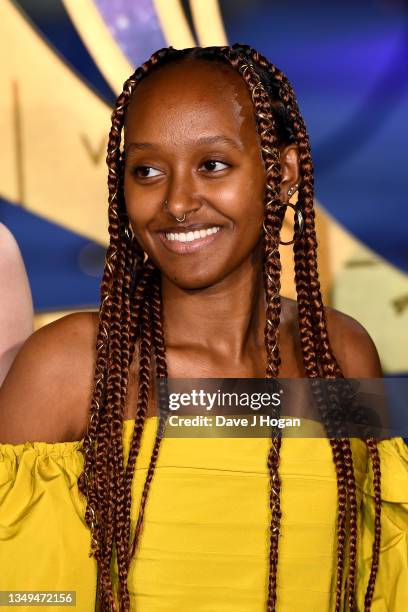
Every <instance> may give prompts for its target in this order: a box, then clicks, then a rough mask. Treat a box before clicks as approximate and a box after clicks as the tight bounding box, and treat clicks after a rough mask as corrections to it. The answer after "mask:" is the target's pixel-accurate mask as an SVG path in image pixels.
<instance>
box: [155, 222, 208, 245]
mask: <svg viewBox="0 0 408 612" xmlns="http://www.w3.org/2000/svg"><path fill="white" fill-rule="evenodd" d="M219 229H220V227H219V226H217V225H215V226H214V227H210V228H209V229H202V230H195V231H193V232H179V233H177V234H174V233H172V232H170V233H168V234H166V238H167V240H176V241H178V242H192V241H193V240H197V239H198V238H205V236H211V234H215V233H216V232H218V230H219Z"/></svg>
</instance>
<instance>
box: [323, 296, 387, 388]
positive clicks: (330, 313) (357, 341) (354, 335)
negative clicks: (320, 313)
mask: <svg viewBox="0 0 408 612" xmlns="http://www.w3.org/2000/svg"><path fill="white" fill-rule="evenodd" d="M325 315H326V321H327V331H328V334H329V340H330V343H331V346H332V349H333V352H334V354H335V356H336V358H337V360H338V363H339V365H340V367H341V369H342V372H343V374H344V376H345V377H346V378H382V377H383V372H382V367H381V362H380V358H379V355H378V351H377V348H376V346H375V344H374V342H373V340H372V338H371V336H370V334H369V333H368V331H367V330H366V329H365V328H364V327H363V325H361V323H359V322H358V321H357V320H356V319H354V318H353V317H351V316H349V315H347V314H345V313H344V312H340V311H339V310H336V309H335V308H330V307H328V306H326V307H325Z"/></svg>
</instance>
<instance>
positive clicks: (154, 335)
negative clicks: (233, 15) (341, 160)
mask: <svg viewBox="0 0 408 612" xmlns="http://www.w3.org/2000/svg"><path fill="white" fill-rule="evenodd" d="M122 127H124V143H123V144H124V148H123V151H122V149H121V132H122ZM107 161H108V166H109V178H108V184H109V222H110V225H109V233H110V245H109V249H108V252H107V256H106V265H105V271H104V277H103V281H102V287H101V293H102V296H101V308H100V312H99V315H98V314H97V313H93V314H89V313H80V314H77V315H71V316H69V317H65V318H64V319H61V320H60V321H58V322H56V323H53V324H51V325H50V326H47V327H46V328H43V329H41V330H40V331H39V332H37V334H34V336H33V337H32V338H31V339H30V340H29V341H28V342H27V343H26V345H25V347H24V349H23V350H22V351H21V353H20V355H19V357H18V359H17V360H16V363H15V365H14V367H13V369H12V371H11V372H10V374H9V377H8V379H7V380H6V383H5V385H4V388H3V390H2V393H1V396H0V399H1V417H0V418H1V423H0V425H1V431H2V434H1V435H2V440H1V441H2V442H3V443H4V444H3V446H2V448H3V449H5V452H4V457H5V458H6V459H7V461H5V463H4V465H5V469H8V470H9V471H8V476H7V477H6V478H5V480H6V483H8V484H7V485H6V486H5V487H4V490H5V494H4V495H3V497H4V499H5V500H6V504H7V509H8V513H9V514H7V512H6V511H4V512H3V516H2V517H1V519H0V524H5V523H6V522H7V520H8V521H9V526H8V529H7V528H5V531H4V534H3V538H2V539H4V540H5V542H4V544H5V549H7V548H9V549H10V550H11V551H12V553H11V554H13V555H14V558H15V559H16V558H19V555H18V554H17V553H16V552H15V551H16V550H17V548H16V546H17V545H13V538H14V540H15V542H17V541H18V539H19V537H20V536H21V534H20V533H17V531H18V529H17V528H16V525H24V522H23V520H22V518H21V517H19V516H17V517H16V513H15V512H14V509H15V506H14V505H13V501H14V504H16V503H18V502H17V497H14V500H13V494H14V495H15V496H16V495H17V493H16V490H17V488H16V486H14V487H12V484H11V483H13V482H15V481H16V479H17V478H19V481H20V482H25V481H24V478H23V476H24V472H23V471H22V469H20V466H21V465H23V469H24V470H25V471H26V479H27V480H29V482H30V483H31V485H30V486H31V487H33V486H34V488H35V491H34V492H33V490H32V488H30V487H29V489H30V495H29V497H28V499H29V501H28V502H27V507H29V504H30V503H31V502H30V500H32V499H33V498H34V499H35V502H36V503H35V504H34V505H35V508H34V509H33V510H32V512H31V515H30V513H29V512H28V511H27V508H25V512H24V515H25V517H27V516H32V517H33V516H35V514H36V513H37V517H38V518H37V520H39V516H40V514H41V512H44V510H40V508H42V509H44V508H45V507H46V504H47V503H48V508H49V509H50V508H52V511H49V512H48V520H49V525H48V526H47V530H48V532H49V531H50V529H51V528H50V524H51V523H53V522H54V521H55V524H58V521H65V522H66V523H67V521H70V523H69V525H68V524H67V527H66V528H62V529H60V530H57V529H56V532H57V533H58V549H57V548H56V549H55V550H58V554H54V555H52V552H48V555H49V556H53V558H54V560H55V559H57V563H58V565H59V570H58V572H57V574H58V580H57V579H54V580H53V579H52V578H51V575H52V572H51V570H50V571H49V573H48V574H47V568H46V567H44V566H43V567H42V569H41V572H42V573H41V572H39V570H38V568H36V567H35V564H34V563H32V564H31V565H30V562H29V561H27V557H28V555H27V554H24V549H23V548H22V546H23V541H24V540H23V537H22V536H21V541H20V546H21V555H20V556H21V559H23V561H21V563H23V564H24V566H25V570H26V571H25V576H29V577H30V580H31V581H30V588H34V586H33V585H35V584H37V585H39V584H40V574H41V585H42V586H41V588H50V589H51V588H54V589H55V588H57V586H56V585H57V584H58V588H64V589H66V590H68V589H73V588H75V586H74V585H76V588H77V591H78V595H77V607H78V606H79V609H81V610H82V609H84V610H89V609H91V607H92V606H93V603H94V600H93V599H92V593H93V592H94V591H93V589H94V588H95V582H94V575H95V567H94V565H92V562H95V563H97V567H98V589H97V590H98V599H99V604H98V605H99V606H100V609H101V610H115V609H116V610H117V609H120V610H129V609H130V610H133V609H137V610H140V611H141V612H147V611H153V610H177V611H181V610H185V611H187V610H188V611H190V610H195V611H201V610H202V611H204V610H217V612H218V611H224V610H225V611H226V610H230V609H234V610H240V611H242V612H244V611H245V612H255V611H261V610H265V609H266V610H269V611H271V610H275V609H278V610H288V611H289V610H290V611H293V610H302V611H304V610H343V609H351V610H356V609H358V610H369V609H373V610H374V609H376V610H400V609H403V608H404V604H407V603H408V591H407V586H406V584H407V582H406V581H404V579H403V576H404V572H405V575H406V571H407V568H406V563H405V560H404V559H406V543H405V544H404V542H405V539H404V533H406V528H407V517H406V510H407V509H406V506H405V510H404V507H403V505H402V504H403V502H405V503H406V501H407V499H406V494H405V492H404V491H403V489H402V487H403V486H404V485H405V486H406V484H408V456H407V452H406V449H405V447H404V444H403V442H402V440H401V439H395V440H386V441H382V442H380V443H378V444H377V443H376V442H375V440H373V439H368V440H367V441H366V442H363V441H361V440H352V441H349V440H347V439H342V440H339V439H332V440H330V441H328V440H326V439H316V440H312V439H304V440H301V439H298V440H286V441H284V442H283V443H282V441H281V438H279V437H273V438H272V440H268V439H218V440H209V439H196V440H194V439H182V440H177V439H170V438H166V439H164V440H162V438H161V436H160V435H158V434H159V432H158V428H157V425H158V419H157V416H158V413H157V408H156V402H155V393H154V376H158V377H159V378H166V377H167V376H168V377H169V378H216V377H223V378H224V377H226V378H228V377H231V378H236V377H240V378H246V377H254V378H262V377H265V376H266V377H267V378H271V377H281V378H301V377H309V378H314V377H317V376H321V377H323V378H336V377H337V378H339V377H342V376H348V377H356V378H358V377H361V378H362V377H381V375H382V373H381V367H380V363H379V359H378V355H377V352H376V349H375V347H374V345H373V343H372V341H371V339H370V338H369V336H368V334H367V333H366V332H365V330H364V329H363V328H362V327H361V326H360V325H359V324H358V323H357V322H356V321H354V320H353V319H351V318H350V317H348V316H346V315H343V314H341V313H339V312H337V311H335V310H332V309H328V308H324V307H323V304H322V300H321V295H320V290H319V282H318V274H317V263H316V245H317V243H316V236H315V231H314V210H313V174H312V161H311V155H310V147H309V143H308V137H307V133H306V130H305V127H304V123H303V120H302V117H301V115H300V113H299V110H298V107H297V103H296V99H295V96H294V93H293V90H292V88H291V86H290V84H289V82H288V80H287V79H286V77H285V76H284V75H283V74H282V73H281V72H280V71H279V70H278V69H277V68H275V67H274V66H273V65H272V64H269V62H268V61H267V60H266V59H265V58H263V57H262V56H261V55H259V54H258V53H257V52H256V51H254V50H253V49H250V48H249V47H246V46H242V45H234V47H232V48H229V47H222V48H218V47H214V48H208V49H188V50H183V51H176V50H174V49H172V48H169V49H163V50H161V51H158V52H157V53H155V54H154V55H153V56H152V57H151V59H150V60H149V61H148V62H147V63H145V64H144V65H143V66H142V67H141V68H139V69H137V70H136V72H135V74H134V75H132V76H131V77H130V78H129V79H128V80H127V81H126V82H125V84H124V90H123V93H122V94H121V95H120V96H119V98H118V101H117V105H116V108H115V110H114V112H113V115H112V129H111V132H110V138H109V145H108V158H107ZM296 190H298V204H297V210H296V222H295V235H294V253H295V279H296V288H297V302H294V301H292V300H289V299H287V298H284V297H281V296H280V294H279V290H280V273H281V266H280V260H279V251H278V245H279V241H280V228H281V226H282V223H283V219H284V213H285V209H286V208H287V205H288V201H289V198H290V197H291V195H293V194H294V192H295V191H296ZM196 232H200V234H196ZM201 232H202V233H201ZM94 347H96V348H94ZM28 398H29V399H28ZM89 405H90V406H91V409H90V412H89ZM322 416H324V415H322ZM326 416H327V415H326ZM323 420H325V418H323ZM133 423H134V430H133ZM82 437H83V438H84V439H83V442H82V441H81V442H78V441H79V440H81V438H82ZM26 440H34V441H37V442H32V443H26V444H22V443H23V442H24V441H26ZM6 443H8V444H6ZM80 452H81V453H82V454H83V460H84V463H83V464H82V456H81V461H79V459H78V457H79V453H80ZM44 455H45V456H46V457H47V459H48V461H49V463H47V464H46V463H45V461H44V462H42V463H41V462H40V461H39V459H40V458H43V457H44ZM383 457H386V465H385V469H384V468H382V470H383V472H382V474H381V467H380V465H381V459H382V458H383ZM24 459H25V461H24ZM126 460H127V461H126ZM370 464H371V467H369V466H370ZM33 465H34V466H35V467H34V468H33ZM353 465H354V469H353ZM82 470H83V471H82ZM33 471H34V473H35V478H33V477H32V474H33ZM61 474H62V475H63V476H61ZM78 476H79V481H78V487H79V490H80V491H81V493H82V494H83V495H84V496H86V504H85V501H84V498H83V497H82V496H81V497H79V496H78V494H77V488H76V478H77V477H78ZM381 477H382V478H381ZM39 481H41V486H40V485H38V486H39V488H36V487H37V483H38V482H39ZM33 482H34V483H35V485H33V484H32V483H33ZM50 483H52V487H51V485H50ZM58 483H59V484H58ZM67 483H68V486H67ZM21 486H22V487H23V485H21ZM53 487H54V489H55V490H54V497H51V494H50V492H49V490H50V489H52V488H53ZM67 490H68V491H69V495H68V496H67V495H66V492H67ZM67 497H68V499H67ZM47 500H48V502H47ZM56 500H58V503H56ZM389 502H392V503H389ZM85 505H86V514H85V521H86V525H87V526H88V527H89V528H90V531H91V542H90V544H91V552H92V554H93V557H92V558H91V559H86V558H85V554H84V550H83V545H84V537H85V536H84V533H86V534H88V532H85V530H84V529H85V528H84V524H83V513H84V512H85ZM72 507H73V509H72ZM69 508H71V513H70V512H69ZM404 512H405V514H404ZM10 515H11V516H10ZM73 516H75V519H76V522H75V521H74V519H73ZM20 518H21V520H20V521H19V520H18V519H20ZM78 518H80V519H81V521H80V520H78ZM24 520H26V521H27V520H28V519H26V518H25V519H24ZM34 523H35V521H34V519H33V529H32V530H31V531H30V532H29V533H28V531H27V533H26V541H27V538H31V539H30V542H31V548H33V538H35V537H38V536H37V534H38V531H37V532H35V533H34V531H35V529H34ZM358 524H360V529H358ZM37 528H38V525H37ZM22 531H23V527H21V533H22ZM52 533H53V534H54V531H52ZM63 534H65V535H63ZM44 537H45V534H44V533H42V534H41V540H40V541H45V540H44ZM53 537H56V536H54V535H53ZM2 545H3V544H2ZM45 545H46V546H47V547H50V546H52V545H51V544H50V537H49V536H48V538H47V539H46V544H44V543H43V546H45ZM13 546H14V547H13ZM74 547H75V552H74V551H73V548H74ZM67 549H69V552H71V553H72V555H70V554H69V552H67ZM87 552H88V550H87V551H86V553H87ZM404 555H405V557H404ZM27 564H28V566H27ZM4 566H5V570H4V571H6V569H7V566H6V561H5V562H4ZM27 567H28V569H27ZM2 569H3V568H2ZM8 575H10V572H8ZM53 575H54V576H55V575H56V573H55V570H54V574H53ZM2 576H4V572H3V573H2ZM33 576H34V578H33ZM61 577H62V578H61ZM32 580H35V582H33V581H32ZM70 580H71V581H72V582H69V581H70ZM3 581H4V578H3ZM10 581H11V578H10V577H9V583H8V584H11V582H10ZM112 581H113V584H112ZM22 582H23V581H22V580H21V576H20V584H22ZM13 584H14V585H15V584H16V581H14V582H13ZM70 584H71V586H69V585H70ZM116 584H117V586H118V591H117V593H116V592H115V586H116ZM46 585H49V586H48V587H46ZM2 588H5V586H4V585H2ZM7 588H10V587H9V586H8V587H7ZM15 588H17V587H15ZM20 588H21V587H20ZM37 588H38V586H37ZM374 602H375V603H374ZM81 606H82V607H81Z"/></svg>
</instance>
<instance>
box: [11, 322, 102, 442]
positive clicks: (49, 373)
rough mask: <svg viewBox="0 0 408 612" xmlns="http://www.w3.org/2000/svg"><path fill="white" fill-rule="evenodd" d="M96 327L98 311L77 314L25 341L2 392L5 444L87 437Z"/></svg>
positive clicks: (42, 329)
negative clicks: (85, 431)
mask: <svg viewBox="0 0 408 612" xmlns="http://www.w3.org/2000/svg"><path fill="white" fill-rule="evenodd" d="M97 328H98V313H97V312H78V313H73V314H70V315H67V316H65V317H62V318H61V319H58V320H57V321H54V322H53V323H50V324H49V325H46V326H44V327H42V328H40V329H39V330H37V331H36V332H35V333H34V334H32V335H31V336H30V337H29V338H28V339H27V340H26V341H25V343H24V344H23V346H22V348H21V349H20V351H19V353H18V354H17V357H16V359H15V360H14V363H13V365H12V367H11V369H10V371H9V373H8V375H7V377H6V379H5V381H4V383H3V385H2V386H1V388H0V442H3V443H4V442H8V443H11V444H20V443H23V442H26V441H44V442H60V441H69V440H75V439H79V438H80V437H82V434H83V431H84V430H85V424H86V421H87V415H88V409H89V405H90V401H91V397H92V388H93V376H94V366H95V355H96V350H95V345H96V335H97ZM78 436H79V438H78Z"/></svg>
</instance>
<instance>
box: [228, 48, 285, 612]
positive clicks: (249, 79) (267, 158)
mask: <svg viewBox="0 0 408 612" xmlns="http://www.w3.org/2000/svg"><path fill="white" fill-rule="evenodd" d="M238 57H239V56H238ZM232 64H233V66H234V67H236V68H237V69H238V70H239V72H240V73H241V74H242V77H243V78H244V80H245V81H246V84H247V87H248V89H249V91H250V93H251V96H252V101H253V104H254V108H255V116H256V120H257V126H258V132H259V134H260V138H261V151H262V157H263V160H264V164H265V168H266V177H267V179H266V188H265V216H264V229H265V239H264V284H265V293H266V303H267V308H266V324H265V347H266V350H267V356H268V362H267V369H266V377H267V378H276V377H277V376H278V373H279V366H280V362H281V360H280V354H279V320H280V313H281V300H280V286H281V285H280V275H281V263H280V256H279V235H280V227H281V224H282V219H281V218H280V217H279V215H278V214H277V208H278V206H277V203H278V204H279V189H280V182H281V174H280V164H279V149H278V141H277V138H276V129H275V126H274V122H273V115H272V113H271V106H270V100H269V96H268V94H267V93H266V91H265V89H264V87H263V85H262V82H261V80H260V79H259V76H258V74H257V73H256V71H255V70H253V69H251V67H249V66H248V63H247V62H246V59H245V58H243V57H242V56H241V57H239V60H237V59H235V58H233V61H232ZM281 442H282V438H281V437H280V436H278V435H273V436H272V440H271V447H270V450H269V454H268V460H267V465H268V469H269V474H270V492H269V506H270V510H271V524H270V537H269V579H268V600H267V610H268V612H272V611H273V610H275V605H276V578H277V567H278V546H279V531H280V519H281V510H280V485H281V482H280V478H279V471H278V470H279V456H280V448H281Z"/></svg>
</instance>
